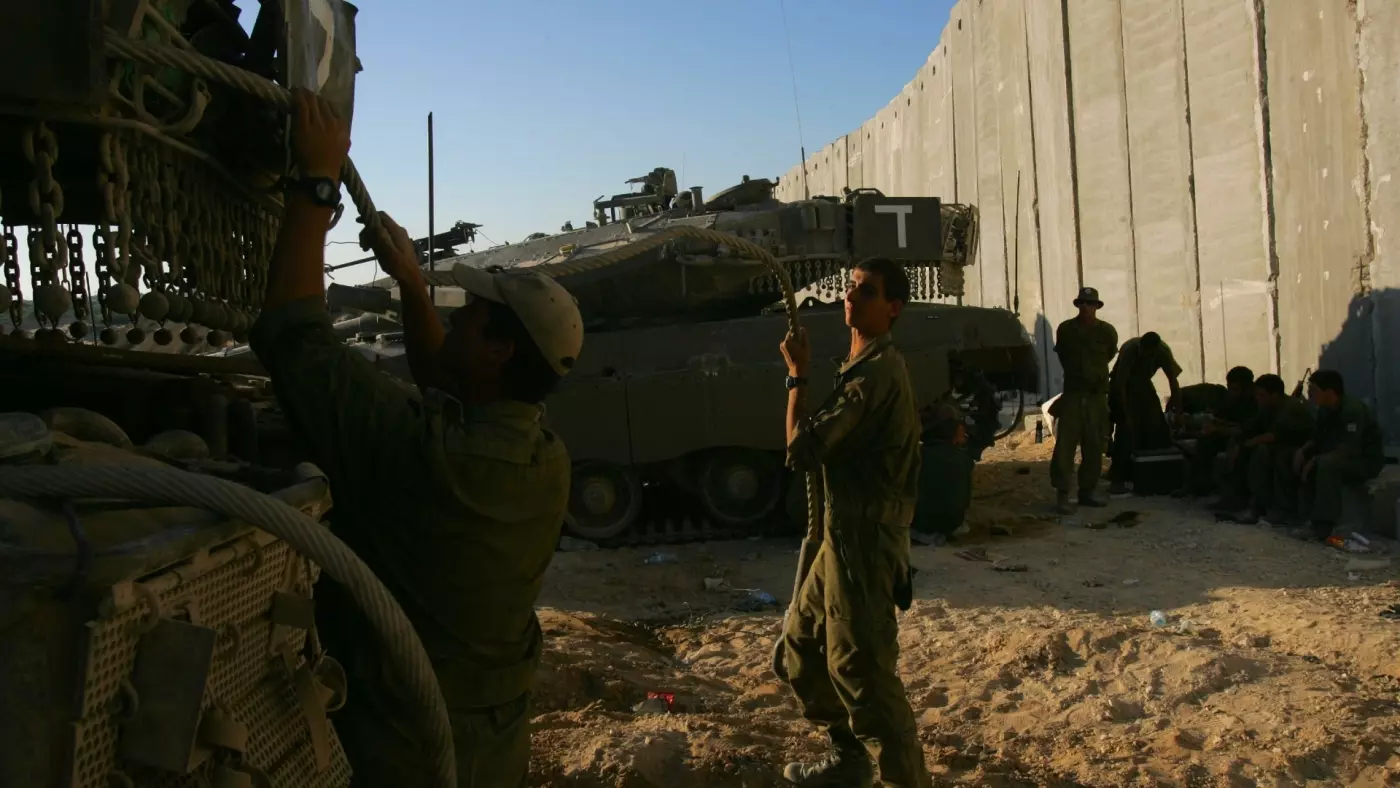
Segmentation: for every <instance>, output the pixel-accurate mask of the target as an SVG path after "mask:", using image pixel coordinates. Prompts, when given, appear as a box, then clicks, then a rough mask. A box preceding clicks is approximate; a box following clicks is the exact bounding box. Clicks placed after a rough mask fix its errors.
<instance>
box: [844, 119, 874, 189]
mask: <svg viewBox="0 0 1400 788" xmlns="http://www.w3.org/2000/svg"><path fill="white" fill-rule="evenodd" d="M869 125H870V121H868V120H867V121H866V122H865V123H862V124H861V126H860V128H858V129H856V130H855V131H853V132H851V133H850V134H847V135H846V186H847V187H848V188H850V189H859V188H861V187H862V186H864V185H865V181H864V179H863V175H862V171H863V168H864V161H865V153H864V150H865V135H866V134H867V133H868V130H867V129H866V127H867V126H869Z"/></svg>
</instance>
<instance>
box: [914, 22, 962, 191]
mask: <svg viewBox="0 0 1400 788" xmlns="http://www.w3.org/2000/svg"><path fill="white" fill-rule="evenodd" d="M948 37H949V36H948V29H947V28H944V29H943V36H942V38H941V39H940V43H939V45H938V48H937V49H935V50H934V51H933V54H932V55H930V56H929V59H928V61H927V62H926V63H924V68H923V71H921V72H920V75H921V76H920V80H919V90H920V96H921V101H922V107H921V110H920V112H919V128H920V130H921V135H920V137H921V138H920V142H921V150H922V151H923V152H922V154H921V155H922V158H923V159H924V161H925V162H927V165H926V167H927V169H928V193H929V194H931V195H933V196H934V197H937V198H939V199H940V200H943V201H944V202H956V200H957V195H956V190H955V189H954V186H953V115H952V103H953V96H952V82H951V81H950V74H949V68H948V44H947V43H946V42H947V40H948Z"/></svg>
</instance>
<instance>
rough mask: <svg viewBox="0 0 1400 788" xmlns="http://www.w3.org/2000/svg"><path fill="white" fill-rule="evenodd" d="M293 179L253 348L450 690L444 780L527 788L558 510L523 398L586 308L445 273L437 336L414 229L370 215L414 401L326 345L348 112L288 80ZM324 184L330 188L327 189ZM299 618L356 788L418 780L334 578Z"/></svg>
mask: <svg viewBox="0 0 1400 788" xmlns="http://www.w3.org/2000/svg"><path fill="white" fill-rule="evenodd" d="M293 97H294V107H295V108H294V115H293V127H292V146H293V149H294V153H295V158H296V162H297V168H298V170H299V175H300V178H301V180H300V182H299V184H298V185H296V186H295V187H294V188H292V189H291V190H290V193H289V194H288V195H287V203H286V206H287V207H286V212H285V213H284V215H283V220H282V227H281V231H280V233H279V235H278V238H277V247H276V251H275V252H274V254H273V258H272V264H271V268H270V269H269V272H268V285H267V300H266V302H265V306H264V308H263V311H262V314H261V316H259V318H258V321H257V323H256V324H255V325H254V326H253V330H252V334H251V337H250V343H251V345H252V347H253V351H254V352H255V353H256V354H257V356H258V360H259V361H260V362H261V363H262V365H263V366H264V367H265V368H266V369H267V371H268V373H269V374H270V376H271V378H272V383H273V386H274V388H275V389H276V392H277V400H278V402H279V403H280V404H281V406H282V409H283V410H284V412H285V413H286V417H287V420H288V422H289V423H290V424H291V425H292V426H293V428H294V429H295V430H296V431H297V433H298V435H299V436H300V437H301V438H302V440H303V441H305V443H306V444H308V446H309V448H310V450H311V454H312V456H313V458H314V459H315V461H316V463H317V464H318V465H319V466H320V467H321V468H322V470H324V471H325V472H326V475H327V477H328V479H329V480H330V485H331V494H332V496H333V498H334V500H335V508H334V510H333V511H332V514H331V520H332V523H333V526H334V528H335V532H336V534H337V535H338V536H339V537H340V538H341V539H343V540H344V541H345V543H346V544H347V545H349V546H350V547H351V549H353V550H354V551H355V552H356V553H357V554H358V555H359V556H360V557H361V558H362V559H364V561H365V563H366V564H368V565H369V567H370V569H372V570H373V571H374V573H375V574H376V575H378V576H379V578H380V579H381V580H382V581H383V582H384V585H385V586H387V587H388V588H389V590H390V591H392V592H393V594H394V596H395V598H396V599H397V600H398V602H399V604H400V605H402V606H403V609H404V611H405V612H406V613H407V614H408V617H409V619H410V620H411V621H412V622H413V626H414V628H415V629H416V630H417V631H418V635H419V637H421V638H422V640H423V646H424V648H425V649H426V650H427V653H428V656H429V657H430V658H431V659H432V663H433V670H434V672H435V673H436V674H437V679H438V683H439V685H440V686H441V687H442V693H443V696H444V698H445V699H446V701H447V710H448V715H449V718H450V720H451V723H452V733H453V739H454V743H455V749H456V756H457V777H458V782H459V784H460V785H491V786H518V785H524V782H525V776H526V771H527V769H528V766H529V758H530V732H529V726H530V715H529V689H530V685H531V683H532V682H533V680H534V674H535V668H536V666H537V665H538V664H539V659H540V654H541V651H542V649H543V633H542V632H541V630H540V624H539V620H538V618H536V616H535V609H534V604H535V600H536V598H537V597H538V596H539V592H540V586H541V583H542V579H543V576H544V572H545V569H546V568H547V567H548V566H549V562H550V560H551V559H552V558H553V555H554V547H555V544H556V543H557V542H558V539H559V530H560V527H561V523H562V522H563V518H564V511H565V509H566V508H567V506H568V495H569V478H570V467H569V455H568V453H567V452H566V451H565V449H564V446H563V444H562V443H561V442H560V441H559V439H558V438H556V437H555V436H554V435H553V434H551V433H549V432H548V431H546V430H545V429H543V427H542V426H541V424H540V418H541V415H542V413H543V408H542V406H541V405H540V404H539V403H540V402H542V401H543V400H544V398H545V396H546V395H547V394H548V393H549V392H550V391H551V390H552V389H553V388H554V386H555V385H557V384H558V382H559V380H560V379H561V378H562V377H563V375H564V374H565V373H567V372H568V370H569V368H570V367H571V366H572V365H573V361H574V359H575V358H576V357H577V356H578V353H579V351H580V349H581V348H582V346H583V321H582V319H581V318H580V316H579V311H578V307H577V305H576V304H575V303H574V300H573V298H572V297H571V296H570V295H569V294H568V293H567V292H566V291H565V290H564V289H563V288H562V287H560V286H559V285H558V284H557V283H555V282H554V281H553V280H551V279H549V278H547V277H544V276H542V275H539V274H524V275H513V274H495V275H493V274H488V273H486V272H485V271H482V270H479V269H473V268H468V267H467V266H462V265H458V266H456V267H454V268H453V270H452V271H451V272H442V275H443V276H444V277H446V279H447V281H443V282H439V283H440V284H455V285H457V286H459V287H461V288H463V289H464V290H466V291H467V294H468V295H469V299H468V302H467V304H466V306H464V307H462V308H460V309H458V310H457V311H456V312H454V313H453V315H452V318H451V330H450V331H446V332H444V330H443V326H442V323H441V321H440V320H439V319H438V317H437V314H436V312H435V311H434V309H433V306H432V303H431V302H430V301H429V296H428V289H427V285H426V284H425V278H424V274H423V272H422V270H421V269H420V267H419V263H418V255H417V253H416V252H415V251H414V249H413V243H412V241H410V240H409V238H408V234H407V233H405V232H404V231H403V229H402V228H401V227H399V226H398V225H396V224H394V223H393V222H392V221H391V220H388V219H387V217H384V219H385V221H384V232H383V233H380V234H377V235H375V236H374V237H371V238H367V240H369V241H371V242H372V244H373V246H374V249H375V253H376V255H378V256H379V259H380V261H381V263H382V264H383V266H384V269H385V271H386V272H388V273H389V274H390V275H391V276H393V277H394V278H395V279H396V280H397V281H398V282H399V285H400V289H401V292H402V295H403V304H404V328H405V333H406V342H407V345H408V350H409V354H410V356H409V361H410V365H411V367H412V371H413V376H414V378H415V380H417V381H418V383H419V385H420V386H421V387H422V388H423V396H422V398H421V400H420V399H419V398H417V397H415V396H414V395H413V394H412V393H410V392H409V391H407V390H406V389H405V388H404V387H401V386H400V385H398V384H397V383H395V382H394V381H392V380H391V379H390V378H389V377H387V376H385V375H383V374H381V373H380V372H379V371H378V370H377V369H375V368H374V366H373V365H372V364H371V363H370V362H369V361H367V360H366V359H365V358H364V357H362V356H360V355H359V354H358V353H356V352H354V351H353V350H352V349H350V348H349V347H347V346H345V345H344V344H342V343H341V342H340V341H339V340H337V339H336V336H335V334H334V332H333V331H332V329H331V323H330V318H329V316H328V314H327V312H326V295H325V279H324V265H325V260H324V251H323V249H324V245H325V241H326V231H327V229H328V227H329V225H330V220H331V215H332V213H333V210H334V198H335V196H336V195H337V194H338V191H339V188H338V187H339V184H338V183H337V178H338V177H339V175H340V168H341V165H342V164H343V163H344V161H345V156H346V154H347V153H348V151H349V148H350V138H349V133H348V128H347V127H346V125H345V124H344V123H343V122H342V121H340V120H339V119H338V118H336V116H335V114H334V112H333V111H332V110H331V109H330V106H329V105H328V104H326V103H325V102H323V101H321V100H320V99H318V98H316V97H315V96H309V95H308V94H306V93H303V92H300V91H298V92H296V93H294V94H293ZM328 197H329V199H328ZM316 601H317V605H316V624H317V627H318V630H319V632H320V634H321V637H322V640H323V642H325V643H326V644H327V646H328V648H329V649H330V651H331V652H332V653H334V654H336V655H338V656H339V657H340V658H341V659H342V660H343V661H344V663H345V672H346V677H347V687H348V690H347V692H346V704H345V707H344V708H343V709H341V710H340V711H339V712H338V713H337V714H336V717H335V726H336V730H337V732H338V733H339V734H340V738H341V741H342V743H343V744H344V746H345V751H346V755H347V756H348V757H349V759H350V764H351V767H352V768H353V769H354V771H355V781H356V785H370V786H378V785H427V784H429V783H430V782H431V775H430V774H429V773H428V772H427V771H426V769H427V768H428V766H427V764H428V761H429V758H427V755H426V751H425V750H424V745H423V742H422V741H420V740H417V739H415V738H413V736H412V735H411V731H410V730H409V728H407V727H406V726H405V725H404V723H403V720H404V719H406V718H411V717H412V716H414V715H415V714H417V712H416V711H415V710H414V706H413V704H414V701H413V700H412V699H411V698H409V697H408V696H407V695H406V693H405V692H404V691H403V689H402V688H401V687H398V686H396V685H395V684H394V683H393V682H391V681H388V680H386V676H387V675H388V671H387V669H386V667H385V664H386V660H385V657H384V655H383V654H382V653H381V651H380V648H381V647H380V644H379V638H378V637H376V635H375V634H374V630H373V629H372V628H371V627H369V625H368V623H367V621H366V620H365V619H364V617H363V614H362V613H360V611H359V609H358V608H357V607H356V606H355V604H354V603H353V602H352V601H350V599H349V597H348V594H347V592H345V591H344V590H343V589H341V588H340V587H339V586H337V585H336V584H334V583H333V582H330V581H328V580H323V581H322V583H321V584H320V585H318V588H317V600H316Z"/></svg>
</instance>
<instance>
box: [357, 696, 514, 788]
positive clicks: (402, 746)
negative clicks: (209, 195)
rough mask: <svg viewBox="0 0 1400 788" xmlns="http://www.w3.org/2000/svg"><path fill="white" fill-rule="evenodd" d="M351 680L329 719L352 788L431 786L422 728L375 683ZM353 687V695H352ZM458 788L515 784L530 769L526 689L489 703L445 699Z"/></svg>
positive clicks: (496, 787) (408, 710)
mask: <svg viewBox="0 0 1400 788" xmlns="http://www.w3.org/2000/svg"><path fill="white" fill-rule="evenodd" d="M357 683H358V682H356V681H353V680H352V682H351V685H350V687H349V690H348V692H347V701H358V702H354V703H353V705H351V703H349V702H347V704H346V706H345V708H344V709H342V710H341V712H340V713H338V714H336V715H334V716H333V717H332V718H331V721H332V723H333V724H334V725H335V729H336V733H337V734H339V736H340V740H341V743H342V745H343V746H344V748H345V755H346V757H347V758H348V759H349V761H350V768H351V769H352V770H353V771H354V776H353V777H352V779H351V786H352V788H381V786H404V788H410V786H420V785H422V786H426V785H431V784H432V781H433V774H432V772H431V771H430V766H429V763H428V753H427V750H426V748H425V747H424V745H423V733H422V732H421V731H419V730H418V729H417V728H416V727H414V725H413V721H412V719H410V718H409V717H408V716H407V715H408V714H410V713H411V707H406V706H405V705H403V703H401V702H400V700H399V699H397V698H394V699H392V700H391V699H389V698H387V697H386V695H385V694H384V693H383V692H382V691H380V688H379V687H369V686H366V685H364V684H359V686H356V684H357ZM357 690H359V692H358V698H357V697H356V696H357V692H356V691H357ZM447 715H448V719H449V720H450V721H451V723H452V742H453V749H454V750H455V753H456V756H457V785H458V786H459V788H517V787H518V786H524V785H525V779H526V776H527V774H528V772H529V769H530V697H529V694H528V693H527V694H525V695H521V696H520V697H518V698H516V699H514V700H511V701H507V702H505V703H502V704H500V705H499V706H492V707H489V708H462V707H454V706H453V704H452V703H451V700H450V699H449V701H448V709H447Z"/></svg>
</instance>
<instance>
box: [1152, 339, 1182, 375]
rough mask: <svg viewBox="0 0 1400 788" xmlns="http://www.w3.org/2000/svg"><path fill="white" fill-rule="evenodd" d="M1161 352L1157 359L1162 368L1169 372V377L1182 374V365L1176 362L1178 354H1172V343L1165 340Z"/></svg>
mask: <svg viewBox="0 0 1400 788" xmlns="http://www.w3.org/2000/svg"><path fill="white" fill-rule="evenodd" d="M1159 352H1160V358H1159V359H1158V361H1157V365H1158V366H1160V367H1161V368H1162V371H1163V372H1165V373H1167V377H1170V378H1175V377H1179V376H1180V375H1181V365H1180V364H1178V363H1176V356H1174V355H1172V348H1171V345H1168V344H1167V343H1166V342H1163V343H1162V345H1161V349H1160V351H1159Z"/></svg>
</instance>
